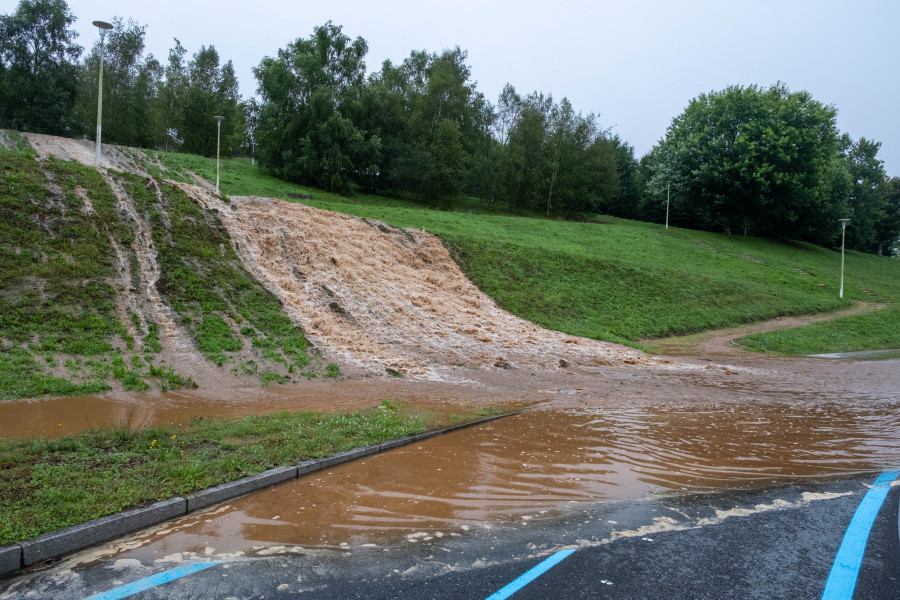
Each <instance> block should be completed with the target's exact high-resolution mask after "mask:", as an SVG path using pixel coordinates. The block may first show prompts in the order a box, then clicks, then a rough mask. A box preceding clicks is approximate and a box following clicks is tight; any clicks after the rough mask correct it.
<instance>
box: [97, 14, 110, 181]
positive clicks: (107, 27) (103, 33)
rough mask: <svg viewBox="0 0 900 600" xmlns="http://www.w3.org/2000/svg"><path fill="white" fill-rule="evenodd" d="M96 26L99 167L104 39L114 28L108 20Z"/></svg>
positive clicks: (99, 22)
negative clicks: (98, 50) (98, 74)
mask: <svg viewBox="0 0 900 600" xmlns="http://www.w3.org/2000/svg"><path fill="white" fill-rule="evenodd" d="M93 25H94V27H96V28H98V29H99V30H100V82H99V83H98V91H97V167H99V166H100V129H101V128H100V124H101V122H102V119H103V41H104V38H106V32H107V31H109V30H110V29H112V28H113V26H112V25H110V24H109V23H107V22H106V21H94V23H93Z"/></svg>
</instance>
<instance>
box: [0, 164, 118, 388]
mask: <svg viewBox="0 0 900 600" xmlns="http://www.w3.org/2000/svg"><path fill="white" fill-rule="evenodd" d="M48 181H53V182H55V183H56V185H57V186H59V191H57V192H51V191H50V190H49V188H48ZM76 188H81V189H83V190H86V192H87V193H89V194H90V196H91V198H92V201H93V212H85V211H84V210H83V207H84V204H83V201H82V199H81V198H80V197H79V195H78V194H77V193H76V192H75V190H76ZM115 222H116V221H115V198H114V196H113V195H112V193H111V191H110V190H109V188H108V187H107V186H106V184H105V182H104V181H103V179H102V178H101V177H100V175H99V174H98V173H97V172H96V170H94V169H89V168H86V167H82V166H81V165H78V164H76V163H68V162H62V161H58V160H53V159H51V160H48V161H44V162H43V163H38V162H37V161H36V160H35V158H34V156H33V154H32V153H30V152H26V151H17V152H6V151H3V152H0V341H2V352H3V358H0V399H10V398H22V397H34V396H40V395H45V394H52V395H68V394H85V393H97V392H102V391H106V390H108V389H109V386H108V385H106V384H105V382H104V381H102V380H101V379H98V378H96V377H95V375H94V374H93V373H91V372H84V373H81V375H83V376H79V374H78V373H69V375H70V376H69V377H68V378H66V377H60V376H57V375H50V374H48V373H47V368H53V367H55V366H56V365H57V364H58V363H59V362H62V361H60V360H58V358H57V357H58V356H60V355H63V356H81V357H98V356H101V355H105V354H108V353H110V352H111V351H112V349H113V343H114V342H115V341H116V340H117V339H121V336H122V334H124V328H123V326H122V324H121V323H120V322H119V321H118V319H117V318H116V314H115V291H114V290H113V289H112V287H111V286H110V285H109V283H108V280H109V275H110V273H111V272H112V271H113V269H114V264H115V256H114V253H113V251H112V250H111V248H110V244H109V242H108V239H109V237H113V238H114V239H119V240H123V239H124V238H125V237H127V231H126V230H125V228H123V227H119V226H117V225H115V224H114V223H115ZM111 223H112V224H113V225H112V226H110V225H109V224H111ZM37 356H41V357H43V359H42V361H38V360H37V359H36V357H37ZM45 365H46V368H45Z"/></svg>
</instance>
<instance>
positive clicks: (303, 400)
mask: <svg viewBox="0 0 900 600" xmlns="http://www.w3.org/2000/svg"><path fill="white" fill-rule="evenodd" d="M732 358H733V360H732V361H731V363H730V364H729V365H728V366H720V365H715V364H711V363H709V362H707V361H703V360H699V359H698V360H696V361H694V362H693V363H691V361H686V362H687V363H688V364H687V365H686V366H683V367H678V368H668V369H667V368H658V369H630V370H629V369H609V370H608V371H606V372H603V373H591V374H585V373H577V372H560V373H558V374H556V375H555V376H552V377H550V376H543V377H538V376H537V375H532V374H528V373H518V374H517V373H503V374H498V375H491V376H490V377H488V376H486V377H485V378H484V379H483V381H482V382H480V383H479V384H478V385H474V386H473V385H467V386H464V387H460V386H458V385H453V384H433V383H432V384H416V383H413V382H405V383H403V385H397V384H392V383H390V382H386V383H379V384H376V385H372V384H365V383H364V382H339V383H335V384H331V387H332V389H330V390H329V389H328V388H327V386H323V387H322V388H321V389H319V390H316V393H310V394H296V393H292V388H275V389H276V390H278V391H274V390H269V391H264V393H259V394H260V395H259V396H258V397H256V399H255V400H254V401H253V402H242V401H240V399H238V398H236V397H235V398H232V399H231V400H229V401H228V402H226V404H225V406H224V408H221V410H220V411H219V412H222V413H227V414H239V413H243V412H244V411H245V410H248V406H249V407H254V408H256V409H260V407H261V406H265V407H266V408H267V409H268V408H271V409H280V408H297V407H298V406H301V407H318V408H322V407H328V406H329V398H330V399H331V400H330V407H331V408H338V409H349V408H355V407H356V405H358V404H359V405H371V404H373V403H374V402H375V401H377V400H378V399H380V398H385V397H405V398H407V399H411V400H412V401H414V402H415V401H416V399H415V396H416V393H419V394H420V396H421V398H420V400H421V399H424V400H422V401H423V402H425V403H429V402H430V403H440V402H443V403H445V404H448V403H449V404H453V403H466V402H473V401H477V400H478V399H479V398H481V399H482V400H484V401H486V402H488V403H491V402H509V400H510V399H515V400H517V401H521V402H522V403H523V404H527V405H528V406H529V408H528V409H527V410H525V411H524V412H523V413H521V414H518V415H514V416H510V417H507V418H504V419H501V420H498V421H495V422H492V423H489V424H486V425H483V426H478V427H474V428H470V429H466V430H462V431H458V432H455V433H452V434H448V435H444V436H440V437H437V438H432V439H429V440H427V441H425V442H422V443H419V444H414V445H411V446H407V447H403V448H399V449H396V450H393V451H390V452H386V453H383V454H379V455H376V456H372V457H368V458H366V459H364V460H361V461H357V462H355V463H351V464H347V465H342V466H339V467H335V468H333V469H331V470H329V471H327V472H320V473H315V474H311V475H308V476H306V477H303V478H300V479H298V480H295V481H292V482H288V483H285V484H282V485H280V486H276V487H273V488H270V489H268V490H265V491H262V492H259V493H255V494H252V495H250V496H246V497H243V498H239V499H237V500H234V501H230V502H228V503H226V504H224V505H220V506H217V507H213V508H211V509H209V510H207V511H205V512H200V513H196V514H193V515H190V516H188V517H185V518H183V519H180V520H177V521H175V522H172V523H168V524H166V525H164V526H162V527H160V528H158V529H157V530H154V531H150V532H145V533H143V534H140V535H138V536H135V537H132V538H129V539H127V540H124V541H121V542H119V543H117V544H114V545H112V546H110V547H108V548H105V549H98V550H97V551H94V552H93V553H92V554H91V557H92V558H98V557H101V556H106V557H108V556H125V555H127V556H128V557H131V558H137V559H139V560H158V561H176V562H178V561H181V560H184V559H186V558H189V557H190V556H191V555H193V554H197V555H204V556H213V555H223V556H224V555H235V554H238V555H266V554H274V553H281V552H296V551H302V550H303V549H309V548H338V549H340V548H345V549H346V548H350V547H359V546H365V545H376V546H383V545H389V544H397V543H415V542H416V541H418V540H421V539H424V538H430V539H434V538H440V537H443V536H458V535H465V532H466V531H467V530H471V529H474V528H482V527H491V526H492V524H497V523H501V522H505V523H509V522H517V523H527V522H529V521H534V520H536V519H543V518H551V517H558V516H560V515H564V514H566V513H567V512H568V511H573V510H578V508H579V506H581V505H582V503H585V502H603V501H609V500H628V499H639V498H643V497H647V496H651V495H660V494H673V493H685V492H687V493H704V492H708V491H717V490H723V489H735V488H752V487H760V486H768V485H772V484H779V483H788V482H797V481H798V480H803V479H821V478H825V477H829V476H835V475H846V474H855V473H862V472H870V471H877V470H880V469H887V468H896V467H898V466H900V418H898V417H900V361H897V360H887V361H879V362H856V361H849V360H829V361H824V360H822V359H812V358H774V359H773V358H767V357H761V356H746V357H732ZM344 384H347V385H344ZM363 390H367V391H366V392H365V393H363ZM293 392H296V389H294V390H293ZM189 399H190V402H191V403H193V405H194V407H195V408H197V409H198V410H201V411H206V412H208V413H209V412H215V411H214V410H213V409H214V407H215V406H216V403H215V402H214V401H212V400H210V401H209V402H205V403H204V402H201V401H200V398H199V396H197V395H191V396H190V398H189ZM69 401H72V400H71V399H70V400H69ZM94 401H96V399H95V400H91V401H88V400H85V402H86V403H89V402H94ZM132 401H133V402H138V401H135V400H133V399H132ZM76 402H77V401H76ZM111 402H113V404H115V402H116V400H114V399H113V400H111ZM143 402H144V403H149V397H148V398H144V399H143ZM316 402H318V403H319V404H318V405H316ZM157 403H158V404H159V407H158V408H159V410H158V411H157V412H156V413H154V414H155V415H156V417H155V418H161V419H169V418H175V417H176V416H186V415H188V414H189V413H190V412H191V410H190V408H189V407H187V406H185V404H186V403H188V397H180V398H175V397H171V396H169V397H165V398H163V399H162V400H158V402H157ZM138 404H140V402H138ZM9 406H10V405H8V404H7V405H3V406H2V407H0V408H3V409H6V410H8V408H7V407H9ZM26 406H28V405H26ZM107 410H108V409H107ZM142 410H143V409H142ZM146 410H149V409H146ZM179 411H185V412H183V413H182V412H179ZM0 414H2V413H0ZM6 414H10V413H6ZM4 422H6V420H5V415H4ZM32 427H37V425H34V424H33V425H32Z"/></svg>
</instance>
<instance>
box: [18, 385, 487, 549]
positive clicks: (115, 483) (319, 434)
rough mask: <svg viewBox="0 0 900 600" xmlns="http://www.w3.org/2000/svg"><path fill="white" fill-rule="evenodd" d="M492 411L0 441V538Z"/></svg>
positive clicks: (282, 417) (386, 410) (389, 411)
mask: <svg viewBox="0 0 900 600" xmlns="http://www.w3.org/2000/svg"><path fill="white" fill-rule="evenodd" d="M493 414H499V411H495V410H493V409H490V408H487V409H479V410H474V411H472V410H468V409H465V408H461V409H460V414H450V415H446V416H440V417H439V416H436V415H435V413H434V412H433V411H423V410H419V409H414V408H411V407H409V406H408V405H406V404H403V403H392V402H388V401H385V402H382V404H381V406H379V407H377V408H372V409H369V410H366V411H362V412H357V413H352V414H322V413H313V412H293V413H291V412H281V413H276V414H270V415H265V416H250V417H246V418H243V419H210V418H202V419H194V420H193V421H191V422H189V423H186V424H184V425H178V426H156V427H150V428H147V429H142V430H137V431H133V430H131V429H130V428H127V427H123V428H118V429H110V428H106V429H95V430H92V431H87V432H85V433H82V434H80V435H75V436H69V437H64V438H60V439H56V440H27V441H25V440H23V441H13V440H7V439H0V546H2V545H7V544H11V543H15V542H19V541H22V540H25V539H29V538H32V537H34V536H37V535H40V534H42V533H46V532H49V531H54V530H56V529H59V528H62V527H67V526H70V525H75V524H78V523H83V522H85V521H89V520H91V519H95V518H98V517H102V516H104V515H108V514H112V513H115V512H118V511H120V510H124V509H126V508H129V507H135V506H141V505H145V504H148V503H152V502H155V501H158V500H164V499H167V498H172V497H175V496H178V495H182V494H189V493H191V492H195V491H198V490H201V489H205V488H207V487H210V486H213V485H217V484H219V483H223V482H226V481H233V480H235V479H239V478H241V477H245V476H247V475H253V474H256V473H259V472H261V471H264V470H266V469H269V468H273V467H278V466H286V465H293V464H297V463H299V462H300V461H303V460H307V459H310V458H318V457H323V456H328V455H331V454H334V453H336V452H341V451H344V450H349V449H351V448H358V447H361V446H366V445H369V444H376V443H379V442H383V441H386V440H390V439H395V438H399V437H403V436H405V435H411V434H415V433H420V432H422V431H425V430H426V429H434V428H437V427H441V426H446V425H450V424H456V423H459V422H463V421H466V420H473V419H475V418H478V417H482V416H490V415H493Z"/></svg>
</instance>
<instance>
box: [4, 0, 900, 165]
mask: <svg viewBox="0 0 900 600" xmlns="http://www.w3.org/2000/svg"><path fill="white" fill-rule="evenodd" d="M17 3H18V2H17V0H0V5H4V6H5V8H4V9H3V11H2V12H10V11H11V10H13V9H14V7H15V5H16V4H17ZM68 4H69V6H70V7H71V8H72V11H73V12H74V13H75V16H76V17H77V18H78V21H77V23H76V28H77V30H78V31H79V32H80V34H81V36H80V37H79V43H80V44H81V45H82V46H84V47H85V48H87V47H89V46H90V45H91V44H92V43H94V41H95V40H96V39H97V37H98V35H97V30H96V29H95V28H93V27H92V26H91V25H90V23H91V21H93V20H95V19H104V20H108V19H111V18H112V17H113V16H121V17H123V18H126V19H127V18H129V17H130V18H133V19H134V20H135V21H137V22H138V23H141V24H146V25H148V28H147V37H146V42H147V50H148V51H149V52H152V53H153V54H154V55H155V56H156V57H157V58H158V59H160V60H161V61H165V59H166V56H167V54H168V50H169V48H171V47H172V38H173V37H177V38H178V39H180V40H181V42H182V44H183V45H184V46H185V48H186V49H187V51H188V53H189V54H193V53H194V52H196V51H197V50H198V49H199V47H200V46H201V45H214V46H215V47H216V48H217V49H218V51H219V55H220V56H221V57H222V59H223V61H224V60H228V59H230V60H232V61H234V65H235V68H236V70H237V74H238V78H239V80H240V84H241V91H242V93H243V95H244V97H248V96H250V95H251V94H252V93H253V92H254V91H255V88H256V81H255V80H254V79H253V75H252V73H251V68H252V67H253V66H255V65H257V64H259V61H260V59H261V58H262V57H263V56H267V55H268V56H272V55H274V54H275V53H276V52H277V51H278V49H279V48H282V47H284V46H285V45H286V44H287V43H288V42H290V41H293V40H294V39H296V38H297V37H308V36H309V34H310V33H311V31H312V28H313V27H314V26H316V25H320V24H322V23H324V22H325V21H327V20H329V19H330V20H332V21H333V22H334V23H335V24H338V25H342V26H343V28H344V33H346V34H347V35H349V36H351V37H354V38H355V37H357V36H362V37H363V38H365V39H366V41H367V42H368V43H369V54H368V56H367V60H366V64H367V66H368V68H369V71H370V72H371V71H375V70H378V69H379V68H380V66H381V62H382V61H383V60H384V59H387V58H389V59H391V60H392V61H394V62H395V63H396V62H400V61H401V60H403V58H405V57H406V56H408V55H409V52H410V50H413V49H424V50H428V51H440V50H442V49H444V48H449V47H453V46H456V45H458V46H460V47H461V48H463V49H465V50H468V52H469V64H470V65H471V67H472V76H473V79H475V80H476V81H477V82H478V89H479V90H480V91H481V92H483V93H484V94H485V96H487V97H488V98H489V99H491V100H492V101H495V100H496V97H497V94H498V93H499V92H500V90H501V89H502V87H503V85H504V84H505V83H506V82H507V81H508V82H510V83H512V84H513V85H514V86H515V87H516V89H517V90H518V91H519V92H520V93H523V94H527V93H529V92H531V91H534V90H539V91H542V92H545V93H552V94H553V96H554V97H555V98H562V97H563V96H567V97H568V98H569V100H570V101H571V102H572V104H573V106H574V107H575V109H576V110H579V111H581V112H584V113H588V112H594V113H598V114H599V115H600V120H601V123H602V124H603V125H604V126H613V127H614V131H615V132H616V133H618V134H619V135H620V136H621V137H622V138H624V139H626V140H628V141H629V142H630V143H631V144H632V145H633V146H634V147H635V150H636V153H637V155H638V156H641V155H643V154H644V153H646V152H647V151H648V150H649V149H650V147H651V146H652V145H653V144H654V143H656V141H657V140H659V139H660V138H661V137H662V136H664V135H665V131H666V127H667V126H668V125H669V123H670V122H671V120H672V118H673V117H675V116H676V115H678V114H679V113H680V112H681V111H682V110H683V109H684V107H685V106H686V105H687V103H688V102H689V101H690V100H691V98H694V97H695V96H697V95H698V94H700V93H703V92H708V91H710V90H720V89H723V88H724V87H726V86H727V85H730V84H742V85H748V84H752V83H758V84H761V85H765V86H768V85H769V84H772V83H775V82H776V81H779V80H780V81H783V82H785V83H786V84H787V85H788V86H789V87H790V88H791V89H792V90H804V89H805V90H808V91H810V92H811V93H812V95H813V97H814V98H815V99H816V100H819V101H820V102H823V103H826V104H833V105H835V106H836V107H837V108H838V111H839V112H838V126H839V127H840V129H841V130H842V131H845V132H847V133H849V134H850V135H852V136H853V137H854V138H859V137H866V138H869V139H874V140H877V141H880V142H882V147H881V151H880V153H879V156H880V158H881V159H882V160H884V161H885V166H886V168H887V171H888V174H889V175H895V176H900V118H898V117H897V114H896V107H897V106H898V104H900V75H898V72H900V70H898V59H900V35H898V34H897V32H896V31H897V24H898V23H900V2H898V1H897V0H853V1H851V0H845V1H842V2H839V1H834V0H818V1H808V0H797V1H794V0H779V1H770V0H760V1H755V2H750V1H741V0H712V1H709V0H695V1H680V2H672V1H670V2H665V1H657V0H654V1H645V2H630V1H628V0H618V1H617V2H603V1H595V2H578V1H574V0H550V1H547V0H543V1H540V2H536V1H533V0H519V1H515V2H511V1H503V2H491V1H490V0H481V1H475V0H456V1H454V2H451V1H447V0H443V1H440V2H437V1H432V0H416V1H412V0H382V1H381V2H373V1H372V0H366V1H363V0H350V1H342V0H332V1H330V2H328V1H326V2H322V1H317V2H288V1H281V2H276V1H273V0H257V1H253V0H244V1H241V2H238V1H235V0H220V1H217V2H210V1H206V0H194V1H191V0H180V1H177V2H176V1H173V0H149V1H147V0H142V1H140V2H135V1H132V0H125V1H123V0H68Z"/></svg>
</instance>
